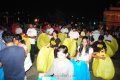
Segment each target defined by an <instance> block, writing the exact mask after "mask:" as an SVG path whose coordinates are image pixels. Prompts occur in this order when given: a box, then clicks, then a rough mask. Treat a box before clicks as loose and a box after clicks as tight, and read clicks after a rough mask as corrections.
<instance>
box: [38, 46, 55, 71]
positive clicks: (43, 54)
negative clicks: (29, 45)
mask: <svg viewBox="0 0 120 80" xmlns="http://www.w3.org/2000/svg"><path fill="white" fill-rule="evenodd" d="M53 60H54V49H53V48H51V47H49V48H47V47H46V46H44V47H42V48H41V49H40V51H39V53H38V56H37V71H39V72H41V73H46V72H47V71H49V69H50V68H51V66H52V63H53Z"/></svg>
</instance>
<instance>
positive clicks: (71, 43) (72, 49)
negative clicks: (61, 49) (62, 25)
mask: <svg viewBox="0 0 120 80" xmlns="http://www.w3.org/2000/svg"><path fill="white" fill-rule="evenodd" d="M63 45H66V46H67V47H68V52H69V54H70V57H71V58H73V57H74V56H75V54H76V47H77V46H76V41H75V40H74V39H71V38H66V39H65V40H64V42H63Z"/></svg>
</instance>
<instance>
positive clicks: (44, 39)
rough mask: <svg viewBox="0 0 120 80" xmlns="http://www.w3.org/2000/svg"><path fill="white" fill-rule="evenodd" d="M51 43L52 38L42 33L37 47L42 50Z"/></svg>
mask: <svg viewBox="0 0 120 80" xmlns="http://www.w3.org/2000/svg"><path fill="white" fill-rule="evenodd" d="M49 43H50V37H49V36H48V35H47V34H46V33H42V34H40V35H39V37H38V39H37V47H38V49H41V48H42V47H44V46H47V45H48V44H49Z"/></svg>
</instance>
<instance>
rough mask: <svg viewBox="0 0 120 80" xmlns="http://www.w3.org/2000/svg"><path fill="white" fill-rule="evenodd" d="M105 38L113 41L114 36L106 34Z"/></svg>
mask: <svg viewBox="0 0 120 80" xmlns="http://www.w3.org/2000/svg"><path fill="white" fill-rule="evenodd" d="M104 40H109V41H112V36H111V35H108V36H106V35H104Z"/></svg>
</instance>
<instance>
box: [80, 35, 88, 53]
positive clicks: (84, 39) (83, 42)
mask: <svg viewBox="0 0 120 80" xmlns="http://www.w3.org/2000/svg"><path fill="white" fill-rule="evenodd" d="M83 48H85V49H86V51H85V52H86V53H88V51H89V40H88V37H87V36H84V37H83V38H82V43H81V45H80V48H79V52H80V53H81V52H82V49H83Z"/></svg>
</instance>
